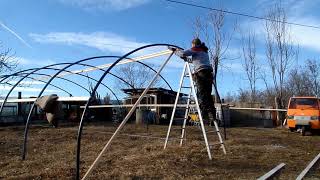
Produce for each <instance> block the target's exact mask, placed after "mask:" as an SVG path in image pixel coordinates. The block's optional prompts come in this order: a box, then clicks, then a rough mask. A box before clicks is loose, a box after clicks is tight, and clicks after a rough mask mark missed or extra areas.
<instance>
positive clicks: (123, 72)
mask: <svg viewBox="0 0 320 180" xmlns="http://www.w3.org/2000/svg"><path fill="white" fill-rule="evenodd" d="M116 71H117V76H119V77H120V78H122V79H123V80H125V81H126V82H127V83H128V84H126V83H124V82H123V81H121V80H117V85H118V87H119V88H121V89H124V88H131V86H133V87H134V88H144V87H146V86H147V85H148V84H149V83H150V81H151V79H152V78H153V76H154V72H153V71H152V70H151V69H149V68H147V67H145V66H143V65H140V64H137V63H129V64H125V65H121V66H120V67H119V69H117V70H116ZM129 84H130V85H131V86H130V85H129ZM153 86H160V85H159V81H156V82H155V83H154V84H153Z"/></svg>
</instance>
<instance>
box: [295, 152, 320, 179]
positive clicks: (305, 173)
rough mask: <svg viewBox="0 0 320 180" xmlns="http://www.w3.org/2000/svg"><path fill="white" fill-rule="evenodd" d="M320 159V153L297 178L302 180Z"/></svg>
mask: <svg viewBox="0 0 320 180" xmlns="http://www.w3.org/2000/svg"><path fill="white" fill-rule="evenodd" d="M319 159H320V153H319V154H318V155H317V156H316V157H315V158H314V159H313V160H312V161H311V162H310V163H309V164H308V166H307V167H306V168H305V169H304V170H303V171H302V172H301V173H300V174H299V176H298V177H297V179H296V180H301V179H303V178H304V177H305V176H306V175H307V173H308V172H309V171H310V169H311V168H312V167H314V165H315V164H317V162H319Z"/></svg>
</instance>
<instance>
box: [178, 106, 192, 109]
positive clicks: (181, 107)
mask: <svg viewBox="0 0 320 180" xmlns="http://www.w3.org/2000/svg"><path fill="white" fill-rule="evenodd" d="M176 108H179V109H190V107H183V106H180V107H179V106H177V107H176Z"/></svg>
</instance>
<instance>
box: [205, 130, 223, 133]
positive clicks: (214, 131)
mask: <svg viewBox="0 0 320 180" xmlns="http://www.w3.org/2000/svg"><path fill="white" fill-rule="evenodd" d="M216 132H220V131H219V130H218V131H216V130H213V131H206V133H216Z"/></svg>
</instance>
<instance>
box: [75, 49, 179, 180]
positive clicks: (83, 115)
mask: <svg viewBox="0 0 320 180" xmlns="http://www.w3.org/2000/svg"><path fill="white" fill-rule="evenodd" d="M154 46H171V47H174V48H177V49H182V48H180V47H178V46H174V45H171V44H151V45H146V46H142V47H140V48H137V49H135V50H133V51H131V52H129V53H127V54H125V55H124V56H122V57H121V58H119V59H118V60H117V61H115V62H114V63H113V64H112V65H110V66H109V68H108V69H107V70H106V72H105V73H104V74H103V75H102V76H101V78H100V80H99V82H98V83H97V84H96V86H95V88H94V89H93V91H92V93H91V95H90V98H89V100H88V101H87V103H86V105H85V109H84V111H83V113H82V117H81V120H80V125H79V130H78V137H77V155H76V179H79V178H80V146H81V134H82V128H83V120H84V118H86V111H87V109H88V106H89V105H90V99H91V98H92V97H93V95H94V93H95V92H96V90H97V88H98V87H99V85H100V83H101V81H102V80H103V79H104V77H105V76H106V75H107V74H108V73H109V71H110V70H111V69H112V68H113V67H114V66H115V65H116V64H118V63H119V62H120V61H121V60H123V59H125V58H126V57H128V56H129V55H131V54H133V53H134V52H136V51H139V50H141V49H144V48H148V47H154Z"/></svg>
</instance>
